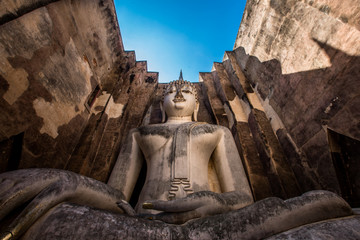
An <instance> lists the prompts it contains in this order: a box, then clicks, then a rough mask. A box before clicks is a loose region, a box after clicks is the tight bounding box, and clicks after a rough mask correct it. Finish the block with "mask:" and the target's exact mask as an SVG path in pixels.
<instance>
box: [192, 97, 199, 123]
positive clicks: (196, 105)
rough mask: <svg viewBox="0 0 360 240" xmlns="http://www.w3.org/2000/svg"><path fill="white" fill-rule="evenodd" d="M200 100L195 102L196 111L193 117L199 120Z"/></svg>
mask: <svg viewBox="0 0 360 240" xmlns="http://www.w3.org/2000/svg"><path fill="white" fill-rule="evenodd" d="M199 106H200V104H199V102H198V101H196V103H195V110H194V113H193V117H194V121H195V122H197V115H198V112H199Z"/></svg>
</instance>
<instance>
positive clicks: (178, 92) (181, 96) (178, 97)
mask: <svg viewBox="0 0 360 240" xmlns="http://www.w3.org/2000/svg"><path fill="white" fill-rule="evenodd" d="M175 100H182V101H184V100H185V99H184V96H183V95H182V93H181V90H178V91H176V95H175Z"/></svg>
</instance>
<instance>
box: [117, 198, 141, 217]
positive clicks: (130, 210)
mask: <svg viewBox="0 0 360 240" xmlns="http://www.w3.org/2000/svg"><path fill="white" fill-rule="evenodd" d="M116 204H117V205H118V207H119V208H120V209H121V210H123V211H124V212H125V213H126V214H127V215H129V216H135V215H136V212H135V210H134V209H133V208H132V207H131V205H130V204H129V203H128V202H126V201H125V200H121V201H119V202H117V203H116Z"/></svg>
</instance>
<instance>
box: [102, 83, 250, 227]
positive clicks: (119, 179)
mask: <svg viewBox="0 0 360 240" xmlns="http://www.w3.org/2000/svg"><path fill="white" fill-rule="evenodd" d="M161 109H162V112H163V120H166V121H165V123H161V124H154V125H148V126H142V127H139V128H137V129H133V130H132V131H131V132H130V135H129V138H128V140H127V143H126V146H125V148H124V149H123V151H122V152H121V154H120V155H119V158H118V160H117V162H116V165H115V167H114V170H113V172H112V174H111V176H110V179H109V182H108V184H109V185H110V186H112V187H113V188H116V189H118V190H120V191H121V192H122V193H124V195H125V198H126V200H129V199H130V197H131V194H132V191H133V188H134V185H135V183H136V180H137V178H138V176H139V172H140V168H141V166H142V164H146V165H147V173H146V180H145V183H144V186H143V188H142V191H141V193H140V196H139V199H138V204H137V206H136V209H135V210H136V212H137V213H138V214H146V213H150V214H154V213H159V212H162V214H159V215H155V216H153V218H155V219H161V220H163V221H166V222H171V223H174V222H175V223H181V222H185V221H187V220H189V219H192V218H198V217H202V216H207V215H212V214H216V213H222V212H226V211H230V210H234V209H239V208H241V207H244V206H247V205H249V204H251V203H252V202H253V198H252V194H251V190H250V187H249V184H248V181H247V178H246V174H245V172H244V168H243V165H242V162H241V159H240V157H239V154H238V151H237V148H236V145H235V143H234V140H233V137H232V135H231V133H230V130H229V129H228V128H226V127H222V126H218V125H212V124H206V123H201V122H197V121H196V120H197V110H198V109H199V102H198V99H197V93H196V88H195V87H194V86H193V85H192V84H191V83H190V82H187V81H184V80H183V79H182V77H180V79H179V80H176V81H173V82H170V84H169V85H168V86H167V88H166V89H165V91H164V95H163V100H162V102H161ZM193 120H194V121H193ZM210 161H211V165H212V166H214V174H212V175H211V174H209V167H208V166H209V162H210ZM209 175H210V176H209ZM209 178H210V179H209ZM213 178H215V180H211V179H213Z"/></svg>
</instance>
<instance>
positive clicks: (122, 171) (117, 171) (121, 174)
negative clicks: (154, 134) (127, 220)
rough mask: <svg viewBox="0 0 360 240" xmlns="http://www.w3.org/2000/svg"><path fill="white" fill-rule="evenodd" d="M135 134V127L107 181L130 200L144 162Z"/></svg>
mask: <svg viewBox="0 0 360 240" xmlns="http://www.w3.org/2000/svg"><path fill="white" fill-rule="evenodd" d="M136 134H137V130H136V129H132V130H131V131H130V133H129V136H128V138H127V141H126V143H125V145H124V147H123V148H122V150H121V152H120V154H119V157H118V159H117V161H116V163H115V166H114V168H113V170H112V172H111V175H110V178H109V181H108V185H110V186H111V187H113V188H115V189H117V190H120V191H121V192H122V193H123V194H124V195H125V199H126V200H127V201H129V200H130V197H131V194H132V191H133V189H134V186H135V184H136V181H137V179H138V177H139V173H140V170H141V166H142V164H143V162H144V157H143V154H142V152H141V150H140V147H139V145H138V143H137V142H136V136H135V135H136Z"/></svg>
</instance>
